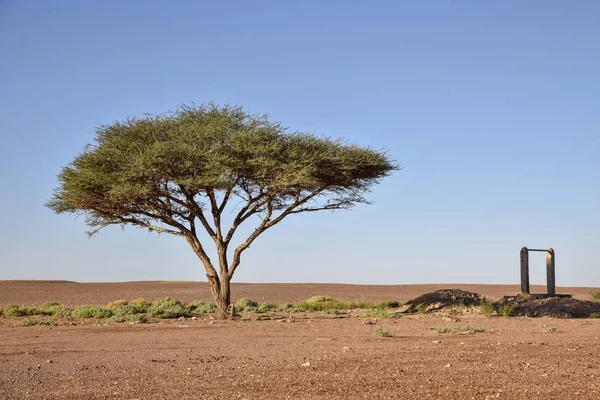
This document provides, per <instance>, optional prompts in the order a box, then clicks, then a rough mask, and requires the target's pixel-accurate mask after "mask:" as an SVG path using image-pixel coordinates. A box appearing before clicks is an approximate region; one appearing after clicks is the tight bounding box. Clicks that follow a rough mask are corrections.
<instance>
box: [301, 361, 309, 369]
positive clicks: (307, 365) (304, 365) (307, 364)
mask: <svg viewBox="0 0 600 400" xmlns="http://www.w3.org/2000/svg"><path fill="white" fill-rule="evenodd" d="M301 367H305V368H306V367H310V361H307V362H305V363H304V364H302V365H301Z"/></svg>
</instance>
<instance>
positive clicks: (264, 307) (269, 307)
mask: <svg viewBox="0 0 600 400" xmlns="http://www.w3.org/2000/svg"><path fill="white" fill-rule="evenodd" d="M258 310H259V311H261V312H267V311H275V310H277V304H274V303H261V304H260V305H259V306H258Z"/></svg>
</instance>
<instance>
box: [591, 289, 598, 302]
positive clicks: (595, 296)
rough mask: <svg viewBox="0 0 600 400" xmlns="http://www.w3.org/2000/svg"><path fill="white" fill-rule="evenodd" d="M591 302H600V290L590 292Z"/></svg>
mask: <svg viewBox="0 0 600 400" xmlns="http://www.w3.org/2000/svg"><path fill="white" fill-rule="evenodd" d="M589 295H590V300H592V301H600V289H592V290H590V293H589Z"/></svg>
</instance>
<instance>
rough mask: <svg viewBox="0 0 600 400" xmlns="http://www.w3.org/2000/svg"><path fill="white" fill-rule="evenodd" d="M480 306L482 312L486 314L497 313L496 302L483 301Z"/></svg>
mask: <svg viewBox="0 0 600 400" xmlns="http://www.w3.org/2000/svg"><path fill="white" fill-rule="evenodd" d="M479 308H480V309H481V312H482V313H484V314H486V315H494V314H496V304H494V303H493V302H491V301H483V302H482V303H481V305H480V306H479Z"/></svg>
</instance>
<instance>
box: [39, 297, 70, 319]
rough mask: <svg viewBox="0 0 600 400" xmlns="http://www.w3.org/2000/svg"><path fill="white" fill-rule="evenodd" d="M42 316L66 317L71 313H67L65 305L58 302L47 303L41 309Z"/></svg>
mask: <svg viewBox="0 0 600 400" xmlns="http://www.w3.org/2000/svg"><path fill="white" fill-rule="evenodd" d="M40 314H43V315H54V316H56V317H64V316H66V315H68V314H69V312H68V311H67V308H66V307H65V306H64V305H62V304H60V303H58V302H56V301H47V302H45V303H44V304H42V307H40Z"/></svg>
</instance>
